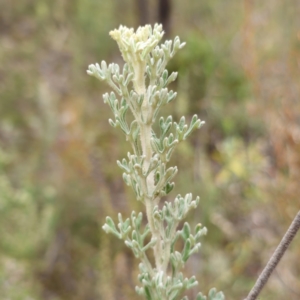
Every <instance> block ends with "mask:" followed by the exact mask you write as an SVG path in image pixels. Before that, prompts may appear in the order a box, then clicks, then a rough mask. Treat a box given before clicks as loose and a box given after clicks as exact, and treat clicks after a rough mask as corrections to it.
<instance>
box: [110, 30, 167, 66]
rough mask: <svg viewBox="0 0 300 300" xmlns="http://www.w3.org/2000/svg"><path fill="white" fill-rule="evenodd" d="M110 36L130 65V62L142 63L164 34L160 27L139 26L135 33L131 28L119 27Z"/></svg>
mask: <svg viewBox="0 0 300 300" xmlns="http://www.w3.org/2000/svg"><path fill="white" fill-rule="evenodd" d="M109 34H110V36H111V37H112V38H113V39H114V40H115V41H116V42H117V43H118V46H119V48H120V51H121V53H122V56H123V58H124V60H125V61H126V62H127V63H129V64H130V63H132V60H138V61H144V60H145V57H146V55H147V54H148V53H149V52H151V51H152V50H153V48H154V47H155V46H156V45H157V44H158V43H159V41H160V40H161V38H162V36H163V34H164V32H163V30H162V25H158V24H155V25H154V27H153V28H152V27H151V25H146V26H141V27H139V28H138V29H137V30H136V32H134V29H133V28H127V27H126V26H122V25H121V26H120V27H119V29H115V30H113V31H111V32H110V33H109Z"/></svg>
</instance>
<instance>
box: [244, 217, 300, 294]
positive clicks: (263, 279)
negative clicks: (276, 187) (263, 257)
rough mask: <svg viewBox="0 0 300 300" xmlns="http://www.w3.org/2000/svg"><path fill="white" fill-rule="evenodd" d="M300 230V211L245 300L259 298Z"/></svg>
mask: <svg viewBox="0 0 300 300" xmlns="http://www.w3.org/2000/svg"><path fill="white" fill-rule="evenodd" d="M299 228H300V211H299V212H298V214H297V215H296V217H295V218H294V220H293V222H292V224H291V225H290V227H289V229H288V230H287V232H286V233H285V235H284V237H283V238H282V240H281V242H280V244H279V245H278V247H277V248H276V250H275V252H274V254H273V255H272V257H271V258H270V260H269V261H268V263H267V265H266V266H265V268H264V270H263V271H262V273H261V274H260V276H259V277H258V279H257V281H256V283H255V285H254V287H253V288H252V290H251V291H250V293H249V295H248V296H247V298H245V299H244V300H255V299H256V298H257V296H258V295H259V294H260V292H261V290H262V289H263V287H264V286H265V284H266V283H267V281H268V279H269V277H270V276H271V274H272V272H273V271H274V270H275V268H276V266H277V265H278V263H279V262H280V260H281V258H282V256H283V255H284V253H285V251H286V249H287V248H288V247H289V245H290V243H291V242H292V240H293V239H294V237H295V235H296V234H297V231H298V230H299Z"/></svg>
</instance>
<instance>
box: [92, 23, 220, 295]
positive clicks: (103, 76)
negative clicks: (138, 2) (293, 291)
mask: <svg viewBox="0 0 300 300" xmlns="http://www.w3.org/2000/svg"><path fill="white" fill-rule="evenodd" d="M110 35H111V37H112V38H113V39H114V40H116V42H117V43H118V46H119V48H120V51H121V53H122V56H123V59H124V60H125V62H126V63H125V64H124V66H123V68H122V69H121V68H120V67H119V65H117V64H114V63H111V64H109V65H107V64H106V62H105V61H102V62H101V65H99V64H95V65H94V64H92V65H90V66H89V68H88V71H87V73H88V74H89V75H92V76H95V77H96V78H98V79H100V80H103V81H106V82H107V83H108V84H109V85H110V87H111V88H112V89H113V90H114V91H113V92H111V93H110V94H108V93H106V94H104V95H103V99H104V102H105V103H107V104H108V105H109V106H110V108H111V110H112V112H113V114H114V120H112V119H109V123H110V125H112V126H113V127H120V128H121V130H122V131H123V132H124V134H125V136H126V140H127V141H128V142H129V143H130V144H131V146H132V151H133V153H128V155H127V159H126V158H124V159H123V160H122V161H117V164H118V166H119V167H120V168H121V169H122V170H123V171H124V173H123V179H124V181H125V183H126V184H127V185H128V186H131V187H132V189H133V191H134V193H135V196H136V199H137V200H138V201H141V202H142V203H143V204H144V205H145V208H146V216H147V220H148V224H147V225H146V226H145V227H144V228H143V226H142V218H143V214H142V213H141V212H140V213H138V214H137V213H136V212H134V211H133V212H132V214H131V216H130V218H126V219H125V220H124V219H123V216H122V215H121V214H120V213H119V214H118V224H117V225H116V223H115V222H114V221H113V219H112V218H111V217H107V218H106V223H105V224H104V226H103V229H104V230H105V231H106V232H107V233H112V234H114V235H115V236H117V237H118V238H119V239H122V240H124V242H125V244H126V246H127V247H129V248H131V249H132V251H133V253H134V255H135V256H136V257H137V258H138V259H140V261H141V263H140V265H139V268H140V274H139V277H138V279H139V281H140V283H141V286H137V287H136V291H137V293H138V294H140V295H143V296H145V297H146V299H148V300H175V299H179V298H180V297H182V293H183V292H184V291H185V290H187V289H190V288H191V287H193V286H195V285H197V284H198V282H197V280H196V278H195V276H192V277H191V278H184V276H183V274H182V273H181V272H180V271H181V269H182V268H183V267H184V265H185V263H186V261H187V260H188V259H189V257H190V256H191V255H192V254H194V253H195V252H197V251H198V250H199V248H200V245H201V244H200V239H201V237H202V236H203V235H204V234H206V233H207V229H206V228H205V227H202V225H201V224H198V225H196V227H195V228H194V230H192V229H191V227H190V225H189V223H187V222H185V223H184V224H183V226H182V228H181V229H178V226H179V224H180V223H181V222H182V220H184V218H185V217H186V215H187V213H188V212H189V211H190V210H191V209H192V208H196V207H197V205H198V203H199V197H197V198H196V199H195V200H193V198H192V194H187V195H185V196H181V195H178V196H177V197H176V198H175V200H174V201H173V202H168V201H166V202H165V203H164V204H163V205H162V207H161V208H160V206H159V203H160V200H161V199H162V197H163V196H165V195H167V194H168V193H170V192H171V190H172V189H173V188H174V183H173V182H172V180H173V178H174V176H175V175H176V173H177V167H176V166H175V167H168V163H169V161H170V158H171V155H172V153H173V151H174V149H175V148H176V146H177V145H178V144H179V143H180V142H181V141H183V140H185V139H186V138H187V137H188V136H189V135H190V134H191V133H192V132H193V131H194V130H195V129H197V128H200V127H201V126H202V125H203V124H204V122H203V121H201V120H200V119H199V118H198V117H197V116H196V115H194V116H193V117H192V120H191V122H190V124H186V121H185V118H184V117H182V118H181V119H180V121H179V122H178V123H176V122H174V121H173V118H172V116H168V117H167V118H163V117H160V118H159V119H158V113H159V111H160V108H161V107H162V106H164V105H166V104H168V103H169V102H171V101H172V100H174V98H175V97H176V93H175V92H173V91H172V90H170V91H169V90H168V88H167V86H168V85H169V84H170V83H171V82H172V81H174V80H175V79H176V77H177V73H176V72H172V73H171V74H169V72H168V70H167V69H166V65H167V63H168V61H169V60H170V59H171V58H173V57H174V55H175V54H176V52H177V51H178V50H179V49H181V48H182V47H183V46H184V45H185V43H181V42H180V39H179V37H176V38H175V39H174V41H173V42H172V41H165V42H164V43H162V44H161V45H158V44H159V42H160V40H161V38H162V37H163V30H162V26H161V25H157V24H156V25H155V26H154V27H153V28H152V27H151V26H150V25H146V26H144V27H139V28H138V29H137V30H136V32H134V30H133V29H129V28H127V27H124V26H120V27H119V29H116V30H113V31H111V32H110ZM128 109H129V110H130V111H131V113H132V115H133V117H134V120H133V121H132V122H131V124H128V122H127V119H126V115H127V113H128ZM155 122H158V125H159V132H155V131H154V129H153V124H155ZM180 238H181V239H182V240H183V242H184V246H183V249H181V251H177V250H176V249H177V247H176V242H177V241H178V239H180ZM148 249H152V250H153V253H154V259H155V262H154V264H153V263H151V261H150V259H149V257H148V254H147V250H148ZM181 299H184V300H186V299H188V297H187V296H185V297H183V298H181ZM196 299H197V300H205V299H207V297H206V296H203V295H202V293H199V294H198V296H197V298H196ZM208 299H209V300H223V299H225V298H224V295H223V293H222V292H217V291H216V290H215V289H211V290H210V292H209V294H208Z"/></svg>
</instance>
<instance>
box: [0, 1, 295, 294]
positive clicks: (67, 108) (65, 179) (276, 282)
mask: <svg viewBox="0 0 300 300" xmlns="http://www.w3.org/2000/svg"><path fill="white" fill-rule="evenodd" d="M139 3H140V4H139ZM160 3H161V4H164V5H165V8H166V9H165V10H163V9H161V13H159V5H158V1H154V0H153V1H150V0H149V1H145V0H144V1H138V0H136V1H129V0H113V1H102V0H101V1H100V0H73V1H67V0H52V1H47V0H23V1H11V0H1V1H0V298H1V299H3V300H19V299H20V300H33V299H34V300H93V299H95V300H96V299H97V300H99V299H106V300H114V299H118V300H119V299H122V300H123V299H124V300H127V299H138V297H137V296H136V294H135V292H134V286H135V285H136V284H137V264H138V262H137V260H136V259H135V258H134V257H133V255H132V254H131V253H130V251H129V250H128V249H127V248H126V247H125V246H124V245H123V244H122V243H121V242H120V241H119V240H117V239H116V238H114V237H113V236H111V235H106V234H105V233H104V232H103V231H102V229H101V226H102V224H103V223H104V218H105V216H106V215H111V216H112V217H116V216H117V212H120V211H121V212H122V213H123V214H124V215H129V214H130V212H131V211H132V210H133V209H134V210H136V211H140V210H142V209H143V207H142V206H141V205H140V204H139V203H137V202H136V201H135V200H134V197H133V194H132V192H131V190H129V189H128V188H127V187H125V186H124V183H123V181H122V177H121V170H120V169H119V168H118V167H117V165H116V160H117V159H121V158H123V157H125V156H126V153H127V151H128V150H129V147H128V145H126V143H125V141H124V137H123V135H122V134H121V133H120V132H119V131H117V130H114V129H113V128H112V127H110V126H109V124H108V122H107V119H108V118H109V117H110V116H111V112H110V111H109V108H108V107H107V106H105V105H104V104H103V101H102V97H101V95H102V94H103V93H104V92H107V91H109V88H108V87H107V86H105V84H103V83H101V82H99V81H97V80H96V79H95V78H91V77H89V76H87V75H86V72H85V71H86V69H87V66H88V65H89V64H91V63H95V62H100V61H101V60H102V59H104V60H106V61H107V62H112V61H114V62H118V63H121V64H122V60H121V57H120V54H119V52H118V49H117V46H116V44H115V43H114V41H113V40H112V39H111V38H110V37H109V35H108V32H109V31H110V30H112V29H114V28H116V27H118V26H119V25H120V24H123V25H127V26H130V27H135V28H136V27H137V26H138V25H140V24H142V23H146V22H150V23H152V24H153V23H154V22H156V21H160V22H164V24H165V27H166V28H167V30H168V32H167V38H173V37H174V36H175V35H179V36H180V37H181V39H182V40H183V41H186V42H187V45H186V47H185V48H184V49H183V50H182V51H181V52H180V53H178V55H177V56H176V58H175V59H174V60H173V61H172V62H171V63H170V65H169V70H170V71H173V70H178V71H179V78H178V80H177V81H176V83H175V84H174V85H173V86H172V88H173V89H174V90H176V91H178V97H177V99H176V100H175V101H174V102H173V103H172V104H170V105H169V106H168V107H166V109H165V110H164V111H163V112H162V113H163V115H169V114H172V115H173V116H174V118H175V119H176V120H177V119H179V118H180V117H181V116H182V115H185V116H186V117H187V118H190V117H191V116H192V115H193V114H195V113H196V114H198V115H199V116H200V117H201V119H203V120H205V121H206V125H205V126H204V127H203V128H202V129H201V130H199V131H198V132H196V133H195V134H194V135H193V136H192V138H191V139H190V140H189V141H188V142H186V143H184V144H182V145H180V147H179V148H178V149H177V152H176V153H175V154H174V158H173V161H172V164H176V165H177V166H178V167H179V173H178V175H177V177H176V187H175V189H174V191H173V192H172V193H171V194H170V195H169V197H168V199H169V200H171V199H172V198H174V197H175V196H176V194H178V193H180V194H185V193H188V192H193V194H194V195H199V196H200V197H201V203H200V206H199V208H198V209H197V210H196V211H194V212H193V213H191V214H190V216H189V221H190V222H191V223H192V224H196V223H199V222H201V223H202V224H204V225H205V226H207V228H208V231H209V233H208V235H207V236H206V237H205V238H204V239H203V241H202V242H203V243H202V248H201V251H200V253H199V254H197V255H194V256H193V257H192V258H191V259H190V261H189V263H188V264H187V267H186V269H185V273H186V274H187V275H191V274H195V275H196V276H197V279H198V281H199V286H198V288H197V289H199V290H201V291H203V292H204V293H206V292H207V291H208V290H209V289H210V288H211V287H213V286H216V287H217V288H218V290H223V291H224V293H225V295H226V296H227V299H236V300H237V299H243V297H244V296H246V294H247V293H248V291H249V290H250V288H251V286H252V285H253V283H254V281H255V279H256V278H257V276H258V274H259V272H260V270H261V269H262V268H263V266H264V265H265V263H266V262H267V260H268V258H269V257H270V255H271V253H272V251H273V250H274V248H275V247H276V245H277V244H278V242H279V241H280V239H281V237H282V235H283V234H284V232H285V230H286V229H287V227H288V226H289V224H290V222H291V221H292V219H293V218H294V216H295V215H296V213H297V211H298V210H299V207H300V18H299V15H300V2H299V1H298V0H288V1H279V0H273V1H254V0H252V1H251V0H243V1H238V0H231V1H217V0H209V1H198V0H189V1H180V0H174V1H171V2H169V7H168V1H160ZM141 4H142V5H141ZM146 4H147V5H148V7H146V6H145V5H146ZM162 8H164V7H162ZM168 12H169V13H170V18H169V19H168ZM195 293H196V290H193V291H191V292H190V293H189V295H190V296H191V299H192V297H193V296H194V295H195ZM261 299H266V300H267V299H272V300H282V299H290V300H296V299H300V236H299V235H298V237H296V239H295V240H294V242H293V243H292V245H291V247H290V249H289V250H288V251H287V253H286V255H285V257H284V258H283V260H282V261H281V263H280V265H279V266H278V268H277V270H276V272H275V273H274V274H273V275H272V277H271V279H270V281H269V283H268V284H267V286H266V288H265V289H264V291H263V293H262V295H261Z"/></svg>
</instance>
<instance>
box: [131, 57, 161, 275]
mask: <svg viewBox="0 0 300 300" xmlns="http://www.w3.org/2000/svg"><path fill="white" fill-rule="evenodd" d="M133 68H134V72H135V75H134V80H133V84H134V89H135V91H136V92H137V93H138V94H139V95H144V101H143V104H142V107H141V113H142V114H143V117H144V120H146V119H147V114H148V113H149V111H150V110H149V102H148V99H147V97H146V87H145V78H144V75H145V66H144V64H143V63H142V62H141V63H137V64H135V65H134V66H133ZM137 121H138V123H139V127H140V141H141V147H142V152H143V155H144V157H145V159H144V166H143V169H144V172H146V171H147V170H148V168H149V165H150V162H151V158H152V155H153V151H152V147H151V132H152V122H150V123H147V122H143V120H142V118H141V117H140V120H137ZM154 186H155V185H154V174H153V172H151V173H150V174H149V175H148V176H147V178H146V190H145V191H143V192H144V194H145V205H146V214H147V219H148V222H149V228H150V230H151V234H152V237H153V238H156V240H157V242H156V244H155V246H154V247H153V251H154V257H155V265H156V269H157V270H158V271H164V270H163V265H164V263H163V255H162V254H163V250H162V246H163V245H162V240H161V235H160V232H159V228H155V224H154V218H153V209H154V206H155V205H156V204H157V202H158V199H154V197H155V196H154V195H153V191H154Z"/></svg>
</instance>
